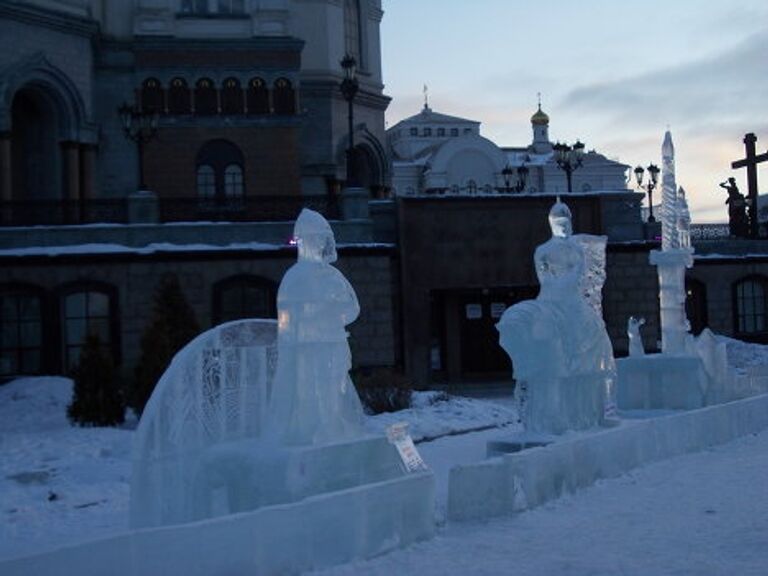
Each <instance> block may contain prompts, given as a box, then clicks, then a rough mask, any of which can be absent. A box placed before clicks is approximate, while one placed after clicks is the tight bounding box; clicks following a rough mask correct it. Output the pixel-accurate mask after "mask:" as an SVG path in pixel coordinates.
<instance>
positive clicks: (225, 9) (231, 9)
mask: <svg viewBox="0 0 768 576" xmlns="http://www.w3.org/2000/svg"><path fill="white" fill-rule="evenodd" d="M244 3H245V2H244V0H218V1H217V3H216V7H217V11H218V13H219V14H242V13H243V11H244V10H243V8H244V6H243V5H244Z"/></svg>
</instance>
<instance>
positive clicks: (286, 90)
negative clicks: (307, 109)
mask: <svg viewBox="0 0 768 576" xmlns="http://www.w3.org/2000/svg"><path fill="white" fill-rule="evenodd" d="M274 100H275V114H295V113H296V97H295V95H294V92H293V85H292V84H291V81H290V80H288V79H287V78H278V79H277V80H275V91H274Z"/></svg>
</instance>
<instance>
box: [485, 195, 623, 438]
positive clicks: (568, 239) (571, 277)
mask: <svg viewBox="0 0 768 576" xmlns="http://www.w3.org/2000/svg"><path fill="white" fill-rule="evenodd" d="M549 223H550V227H551V229H552V238H550V239H549V240H548V241H547V242H545V243H544V244H542V245H541V246H539V247H538V248H537V249H536V252H535V254H534V264H535V266H536V274H537V276H538V278H539V283H540V284H541V289H540V292H539V295H538V297H537V298H536V299H535V300H527V301H524V302H521V303H519V304H516V305H514V306H512V307H510V308H508V309H507V310H506V311H505V312H504V315H503V316H502V318H501V321H500V322H499V323H498V325H497V328H498V330H499V333H500V338H499V340H500V344H501V346H502V348H504V350H505V351H506V352H507V354H509V356H510V358H511V359H512V362H513V365H514V374H515V378H516V380H517V381H518V383H519V386H518V391H522V390H525V391H526V392H525V394H526V396H525V398H524V401H523V419H524V422H525V425H526V428H527V429H528V430H530V431H537V432H553V433H561V432H563V431H565V430H568V429H578V428H586V427H589V426H593V425H595V424H598V423H600V422H601V421H602V420H603V418H604V416H605V414H606V412H611V411H612V410H613V408H614V406H615V401H614V398H615V389H614V383H615V364H614V360H613V349H612V347H611V343H610V340H609V339H608V334H607V332H606V330H605V323H604V322H603V319H602V316H601V314H600V308H599V306H600V304H599V302H600V292H601V289H602V283H603V282H604V280H605V272H604V258H605V256H604V254H605V241H606V239H605V238H604V237H595V236H588V235H579V236H573V235H572V228H571V212H570V210H569V209H568V207H567V206H566V205H565V204H563V203H562V202H560V201H559V199H558V201H557V203H555V204H554V206H553V207H552V209H551V210H550V214H549Z"/></svg>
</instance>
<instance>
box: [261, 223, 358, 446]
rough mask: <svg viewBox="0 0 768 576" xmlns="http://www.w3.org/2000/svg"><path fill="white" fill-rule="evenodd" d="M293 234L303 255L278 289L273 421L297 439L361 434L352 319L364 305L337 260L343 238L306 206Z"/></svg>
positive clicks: (285, 436) (287, 438) (287, 439)
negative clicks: (338, 242)
mask: <svg viewBox="0 0 768 576" xmlns="http://www.w3.org/2000/svg"><path fill="white" fill-rule="evenodd" d="M294 237H295V239H296V241H297V244H298V249H299V255H298V261H297V262H296V264H294V265H293V266H292V267H291V268H290V269H289V270H288V272H286V274H285V276H284V277H283V281H282V282H281V284H280V288H279V290H278V293H277V310H278V329H277V347H278V361H277V373H276V375H275V384H274V390H273V394H272V410H271V414H272V418H273V419H272V426H271V428H272V429H273V430H274V431H275V433H276V434H277V436H278V438H279V439H280V440H281V441H282V442H284V443H286V444H290V445H302V444H317V443H321V442H331V441H336V440H343V439H349V438H353V437H355V436H359V435H360V434H361V430H362V416H363V410H362V406H361V404H360V399H359V398H358V396H357V391H356V390H355V387H354V385H353V384H352V381H351V380H350V378H349V369H350V368H351V354H350V350H349V344H348V343H347V331H346V326H347V325H348V324H350V323H352V322H354V321H355V320H356V319H357V316H358V314H359V313H360V306H359V304H358V302H357V296H356V295H355V291H354V289H353V288H352V286H351V285H350V284H349V282H348V281H347V279H346V278H345V277H344V275H343V274H342V273H341V272H339V271H338V270H337V269H336V268H334V267H333V266H331V263H332V262H335V261H336V245H335V242H334V236H333V231H332V230H331V227H330V225H329V224H328V222H327V221H326V219H325V218H323V216H321V215H320V214H318V213H317V212H314V211H312V210H308V209H306V208H305V209H304V210H302V212H301V214H300V215H299V218H298V219H297V220H296V226H295V228H294Z"/></svg>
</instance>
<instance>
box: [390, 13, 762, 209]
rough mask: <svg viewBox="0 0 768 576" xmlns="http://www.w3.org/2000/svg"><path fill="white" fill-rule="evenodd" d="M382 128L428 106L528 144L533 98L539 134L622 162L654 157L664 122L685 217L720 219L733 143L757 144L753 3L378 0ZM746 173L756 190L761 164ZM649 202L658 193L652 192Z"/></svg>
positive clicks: (758, 62)
mask: <svg viewBox="0 0 768 576" xmlns="http://www.w3.org/2000/svg"><path fill="white" fill-rule="evenodd" d="M383 4H384V6H383V7H384V12H385V14H384V20H383V22H382V29H381V31H382V50H383V67H384V83H385V92H386V94H387V95H389V96H391V97H392V103H391V104H390V106H389V110H388V111H387V122H388V125H390V126H392V125H394V124H395V123H396V122H398V121H399V120H401V119H403V118H405V117H407V116H410V115H412V114H416V113H417V112H418V111H419V110H420V109H421V107H422V105H423V102H424V100H423V94H422V88H423V86H424V84H426V85H427V86H428V90H429V103H430V107H431V108H432V109H433V110H435V111H438V112H442V113H445V114H452V115H457V116H462V117H466V118H471V119H473V120H478V121H480V122H482V126H481V131H482V134H483V136H486V137H487V138H490V139H491V140H493V141H494V142H496V144H498V145H500V146H521V145H526V144H528V143H529V142H530V140H531V128H530V117H531V114H532V113H533V112H534V111H535V109H536V94H537V92H541V93H542V108H543V109H544V111H545V112H547V114H549V117H550V130H549V133H550V138H551V139H552V140H564V141H567V142H573V141H575V140H576V139H577V138H579V139H581V141H582V142H585V143H586V145H587V148H588V149H592V148H595V149H596V150H598V151H599V152H601V153H603V154H605V155H606V156H608V157H609V158H614V159H618V160H621V161H622V162H624V163H626V164H630V165H633V166H634V165H637V164H642V165H643V166H647V165H648V164H649V163H650V162H654V163H656V164H659V165H660V164H661V158H660V155H661V142H662V138H663V136H664V131H665V130H666V129H667V126H669V128H670V129H671V131H672V136H673V139H674V142H675V147H676V152H677V166H676V168H677V180H678V184H679V185H682V186H683V187H684V188H685V189H686V191H687V193H688V197H689V203H690V204H691V207H692V212H693V218H694V221H698V222H706V221H726V220H727V210H726V207H725V205H724V202H725V198H726V192H725V191H724V190H722V189H720V188H719V187H718V183H719V182H721V181H723V180H725V179H726V178H727V177H729V176H735V177H736V179H737V182H738V184H739V186H740V188H741V190H742V192H744V193H746V174H745V171H744V170H743V169H742V170H738V171H732V170H731V168H730V162H731V161H732V160H736V159H739V158H742V157H743V155H744V145H743V143H742V139H743V137H744V134H745V133H747V132H754V133H755V134H756V135H757V138H758V141H757V151H758V153H761V152H765V151H766V150H768V1H766V0H741V1H738V2H736V1H726V0H707V1H706V2H704V1H703V0H645V1H639V0H580V1H579V2H573V1H569V0H549V1H548V2H546V3H544V2H537V1H535V0H474V1H472V2H469V1H467V0H383ZM758 179H759V181H760V182H761V184H760V188H761V190H762V191H763V192H768V162H767V163H765V164H762V165H761V167H760V169H759V173H758ZM654 199H655V200H656V199H660V195H655V196H654Z"/></svg>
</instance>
